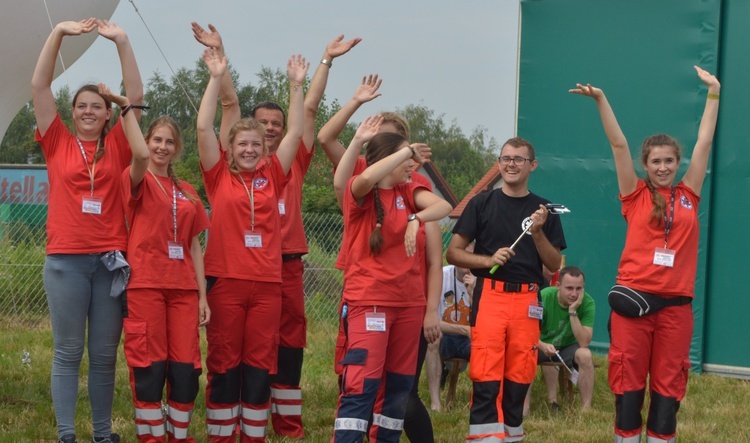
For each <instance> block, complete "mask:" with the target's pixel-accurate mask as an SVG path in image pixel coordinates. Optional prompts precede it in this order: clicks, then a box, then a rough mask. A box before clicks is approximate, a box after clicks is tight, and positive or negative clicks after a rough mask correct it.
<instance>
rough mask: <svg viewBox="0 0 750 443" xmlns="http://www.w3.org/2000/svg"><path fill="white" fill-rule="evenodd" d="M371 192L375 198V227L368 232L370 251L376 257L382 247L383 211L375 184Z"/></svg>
mask: <svg viewBox="0 0 750 443" xmlns="http://www.w3.org/2000/svg"><path fill="white" fill-rule="evenodd" d="M372 192H373V198H374V199H375V229H373V231H372V234H370V253H371V254H372V255H373V257H377V256H378V255H379V254H380V250H381V249H382V248H383V233H382V228H383V218H384V217H385V211H384V210H383V203H381V202H380V192H379V191H378V186H377V185H375V187H374V188H373V189H372Z"/></svg>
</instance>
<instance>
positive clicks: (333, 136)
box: [318, 99, 362, 167]
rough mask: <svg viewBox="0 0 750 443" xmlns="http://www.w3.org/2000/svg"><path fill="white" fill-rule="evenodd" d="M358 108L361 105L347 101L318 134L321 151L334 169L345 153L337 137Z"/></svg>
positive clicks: (353, 101)
mask: <svg viewBox="0 0 750 443" xmlns="http://www.w3.org/2000/svg"><path fill="white" fill-rule="evenodd" d="M360 106H362V103H360V102H358V101H357V100H354V99H351V100H349V101H348V102H347V103H346V104H345V105H344V106H343V107H342V108H341V109H339V111H338V112H337V113H336V114H334V115H333V117H331V119H330V120H328V121H327V122H326V124H325V125H323V127H322V128H320V131H319V132H318V142H320V147H321V148H323V151H324V152H325V153H326V156H328V159H329V160H331V163H333V166H334V167H338V164H339V161H341V157H342V156H343V155H344V151H345V148H344V146H343V145H342V144H341V143H339V141H338V137H339V135H341V132H343V131H344V128H345V127H346V124H347V123H349V119H350V118H351V117H352V115H354V113H355V112H357V109H359V107H360Z"/></svg>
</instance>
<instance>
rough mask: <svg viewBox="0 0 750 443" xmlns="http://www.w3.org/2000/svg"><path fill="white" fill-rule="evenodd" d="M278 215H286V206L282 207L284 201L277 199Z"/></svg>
mask: <svg viewBox="0 0 750 443" xmlns="http://www.w3.org/2000/svg"><path fill="white" fill-rule="evenodd" d="M279 215H286V206H284V199H283V198H280V199H279Z"/></svg>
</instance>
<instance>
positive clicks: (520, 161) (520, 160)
mask: <svg viewBox="0 0 750 443" xmlns="http://www.w3.org/2000/svg"><path fill="white" fill-rule="evenodd" d="M497 159H498V160H499V161H500V164H501V165H509V164H510V162H513V163H514V164H515V165H516V166H523V165H525V164H526V162H527V161H529V162H533V161H534V159H533V158H526V157H510V156H507V155H503V156H502V157H498V158H497Z"/></svg>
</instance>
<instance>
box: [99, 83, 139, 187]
mask: <svg viewBox="0 0 750 443" xmlns="http://www.w3.org/2000/svg"><path fill="white" fill-rule="evenodd" d="M99 95H101V96H102V97H104V98H105V99H107V100H110V101H111V102H112V103H114V104H116V105H117V106H119V107H120V108H121V109H122V113H121V114H120V118H122V127H123V130H124V131H125V137H127V139H128V144H129V145H130V150H131V152H132V153H133V163H132V164H131V166H130V186H131V190H135V189H136V188H137V187H138V185H140V184H141V181H143V177H145V176H146V171H148V161H149V153H148V146H147V145H146V140H145V139H144V138H143V133H142V132H141V128H140V126H138V120H137V119H136V118H135V114H134V113H133V111H134V110H135V109H132V108H129V106H130V104H131V103H130V99H128V97H127V96H122V95H118V94H114V93H113V92H112V91H111V90H110V89H109V88H108V87H107V86H106V85H105V84H104V83H99ZM123 114H124V116H123Z"/></svg>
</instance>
